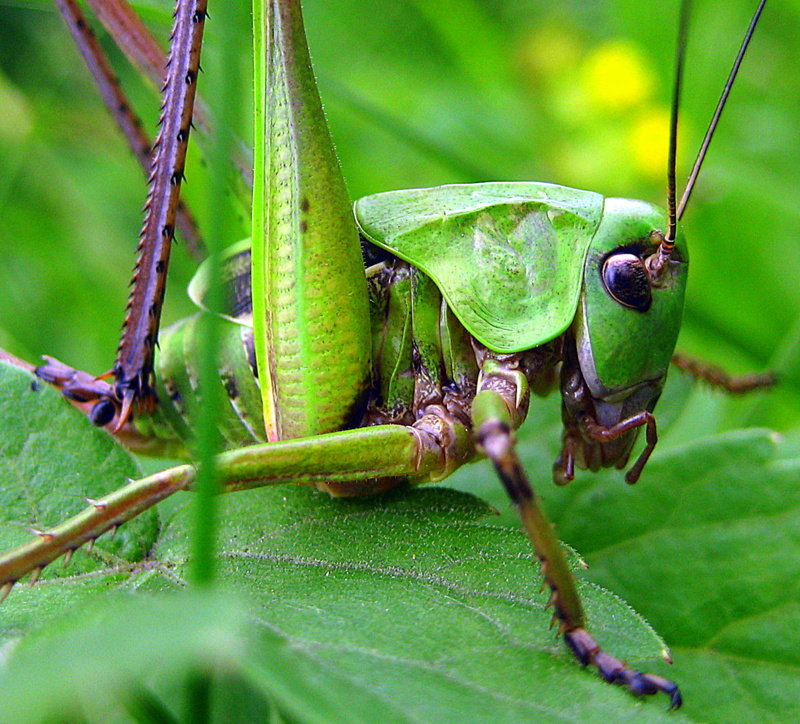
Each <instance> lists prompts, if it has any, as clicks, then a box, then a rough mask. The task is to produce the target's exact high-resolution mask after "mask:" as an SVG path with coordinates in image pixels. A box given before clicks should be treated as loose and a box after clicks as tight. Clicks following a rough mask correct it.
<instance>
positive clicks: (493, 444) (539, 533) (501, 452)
mask: <svg viewBox="0 0 800 724" xmlns="http://www.w3.org/2000/svg"><path fill="white" fill-rule="evenodd" d="M478 385H479V386H478V394H477V395H476V397H475V400H474V402H473V406H472V417H473V426H474V430H475V437H476V442H477V444H478V445H479V447H480V448H481V449H482V450H483V451H484V452H485V453H486V455H487V457H488V458H489V459H490V460H491V461H492V463H493V465H494V467H495V470H496V471H497V474H498V476H499V477H500V480H501V481H502V483H503V486H504V487H505V489H506V492H507V493H508V495H509V497H510V498H511V500H512V502H513V503H514V506H515V507H516V508H517V511H518V512H519V515H520V519H521V521H522V524H523V527H524V528H525V532H526V533H527V535H528V538H529V539H530V541H531V543H532V544H533V548H534V551H535V553H536V557H537V558H538V559H539V562H540V564H541V570H542V575H543V576H544V579H545V581H546V583H547V585H548V586H549V587H550V590H551V597H550V603H549V605H551V606H552V607H553V609H554V612H555V613H554V616H553V620H554V622H555V621H558V624H559V630H560V631H561V632H562V633H563V634H564V641H565V642H566V644H567V645H568V646H569V648H570V649H571V650H572V652H573V653H574V654H575V657H576V658H577V659H578V661H580V662H581V664H583V665H584V666H586V665H589V664H591V665H593V666H595V667H597V670H598V671H599V672H600V675H601V676H602V677H603V679H605V680H606V681H608V682H610V683H614V684H620V685H622V686H624V687H626V688H627V689H628V690H629V691H630V692H631V693H633V694H635V695H637V696H642V695H648V694H655V693H657V692H659V691H663V692H664V693H666V694H668V695H669V697H670V708H671V709H677V708H678V707H679V706H680V705H681V703H682V697H681V693H680V690H679V689H678V686H677V684H675V683H674V682H672V681H669V680H668V679H665V678H663V677H661V676H657V675H654V674H647V673H643V672H640V671H637V670H636V669H632V668H630V667H629V666H628V665H627V664H625V663H624V662H623V661H621V660H619V659H617V658H615V657H614V656H611V655H610V654H607V653H606V652H604V651H603V650H602V649H601V648H600V646H599V645H598V644H597V642H596V641H595V640H594V638H593V637H592V636H591V634H589V632H588V631H587V630H586V622H585V616H584V612H583V606H582V605H581V602H580V598H579V596H578V591H577V589H576V587H575V581H574V578H573V576H572V573H571V571H570V570H569V566H568V565H567V561H566V557H565V556H564V552H563V549H562V548H561V545H560V544H559V542H558V539H557V538H556V536H555V533H554V531H553V526H552V524H551V523H550V521H549V520H548V519H547V516H546V515H545V513H544V511H543V510H542V508H541V507H540V506H539V503H538V500H537V496H536V493H535V492H534V490H533V488H532V486H531V484H530V482H529V480H528V478H527V476H526V474H525V471H524V470H523V468H522V465H521V463H520V461H519V457H518V456H517V453H516V450H515V441H514V433H513V429H514V428H515V427H517V425H518V424H519V417H520V409H521V408H523V409H524V406H526V405H527V380H526V378H525V376H524V375H523V373H522V372H521V371H520V370H519V369H518V368H517V367H516V362H515V360H514V359H513V356H512V357H509V358H508V359H505V360H503V359H497V360H490V361H489V362H488V363H484V365H483V368H482V371H481V379H480V380H479V383H478Z"/></svg>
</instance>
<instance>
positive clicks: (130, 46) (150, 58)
mask: <svg viewBox="0 0 800 724" xmlns="http://www.w3.org/2000/svg"><path fill="white" fill-rule="evenodd" d="M86 4H87V5H89V6H90V7H91V8H92V10H93V11H94V14H95V15H96V16H97V18H98V19H99V20H100V22H101V23H102V24H103V26H104V27H105V29H106V30H107V31H108V33H109V35H110V36H111V37H112V38H113V39H114V41H115V42H116V43H117V45H118V46H119V48H120V50H121V51H122V52H123V53H124V54H125V56H126V57H127V58H128V60H129V61H130V62H131V63H132V64H133V65H134V66H135V67H136V68H138V69H139V71H140V72H141V73H143V74H144V75H145V76H146V77H147V78H148V79H149V80H150V82H151V83H152V84H153V85H154V86H156V87H157V88H160V87H161V86H162V85H163V83H164V80H165V75H164V74H165V70H166V67H167V66H166V60H167V58H166V56H165V54H164V51H163V50H162V49H161V47H160V46H159V44H158V42H157V41H156V39H155V38H154V37H153V34H152V33H151V32H150V31H149V30H148V29H147V26H146V25H145V24H144V23H143V22H142V21H141V20H140V19H139V16H138V15H137V14H136V11H135V10H134V9H133V8H132V7H131V6H130V5H129V4H128V3H127V2H125V0H86ZM210 115H211V113H210V111H209V109H208V107H207V106H206V104H205V103H204V102H203V99H202V98H201V97H200V95H199V94H198V96H197V98H196V99H195V107H194V125H195V126H196V127H197V130H198V131H199V132H200V134H201V136H204V137H206V138H210V137H212V136H213V123H212V120H213V119H211V118H210ZM233 163H234V165H235V166H236V168H237V170H238V172H239V176H240V177H241V180H242V184H243V186H244V187H246V188H245V190H246V191H249V190H250V189H252V188H253V154H252V151H251V150H250V149H249V148H247V147H246V145H245V144H244V142H242V141H239V143H238V144H236V145H235V147H234V150H233Z"/></svg>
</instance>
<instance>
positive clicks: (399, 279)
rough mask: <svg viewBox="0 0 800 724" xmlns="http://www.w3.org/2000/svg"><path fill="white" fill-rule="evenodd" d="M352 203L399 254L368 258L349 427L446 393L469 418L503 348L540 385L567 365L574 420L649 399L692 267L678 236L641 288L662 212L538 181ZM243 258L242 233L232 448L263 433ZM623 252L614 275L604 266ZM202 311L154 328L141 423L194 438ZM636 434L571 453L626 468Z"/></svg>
mask: <svg viewBox="0 0 800 724" xmlns="http://www.w3.org/2000/svg"><path fill="white" fill-rule="evenodd" d="M355 211H356V218H357V220H358V223H359V226H360V230H361V232H362V234H363V235H364V236H365V237H366V238H367V239H369V241H370V242H372V243H374V244H377V245H380V246H381V247H382V248H383V249H384V250H386V251H388V252H390V253H391V255H392V256H391V257H390V258H388V259H386V260H383V261H380V262H379V263H376V264H374V265H372V266H370V267H369V268H368V269H367V285H368V288H369V292H370V295H369V296H370V319H371V339H370V340H368V343H369V345H370V350H369V351H370V352H371V354H370V355H369V356H370V357H371V358H372V368H371V371H370V380H371V381H372V382H371V383H370V384H369V385H368V386H366V387H363V388H358V387H356V390H357V394H356V395H355V396H353V397H352V398H350V399H348V400H346V401H345V403H346V404H344V405H343V406H342V408H341V411H340V414H341V415H342V417H343V418H345V417H346V416H347V415H350V417H349V420H348V422H349V423H350V426H351V427H363V426H366V425H375V424H379V423H395V424H403V425H410V424H412V423H414V422H415V421H416V420H417V419H418V418H419V417H421V416H422V415H424V411H425V408H426V407H427V406H429V405H432V404H437V405H442V404H443V403H445V402H446V403H447V404H448V405H452V406H453V409H456V410H458V413H459V414H460V415H461V417H462V418H464V420H465V422H466V424H467V425H468V424H469V406H470V404H471V402H472V399H473V397H474V395H475V391H476V389H477V381H478V372H479V366H480V363H481V361H482V360H483V359H488V358H491V357H501V356H503V355H517V356H519V358H520V366H521V369H523V370H524V371H525V373H526V377H527V379H528V383H529V384H530V385H531V387H532V388H533V389H534V390H536V391H538V392H539V393H542V394H544V393H546V392H548V391H549V389H550V388H551V387H552V385H553V383H554V382H555V375H554V371H555V366H556V365H557V364H558V363H560V362H564V363H565V364H564V366H563V371H562V379H563V380H564V383H563V385H562V387H564V389H563V390H562V394H563V396H564V411H565V415H566V416H567V419H568V420H569V422H570V423H571V424H572V425H573V426H574V425H576V424H577V420H578V418H579V416H580V415H582V414H583V415H585V414H591V415H592V416H593V417H596V419H597V421H598V422H599V423H600V424H602V425H604V426H606V427H610V426H612V425H615V424H617V423H619V422H620V421H622V420H624V419H626V418H628V417H630V416H631V415H633V414H636V413H637V412H641V411H643V410H648V411H652V409H653V406H654V405H655V402H656V400H657V399H658V396H659V394H660V392H661V389H662V387H663V383H664V380H665V377H666V373H667V368H668V366H669V361H670V357H671V355H672V351H673V348H674V346H675V339H676V337H677V333H678V329H679V324H680V317H681V311H682V305H683V293H684V288H685V281H686V269H687V263H686V258H687V256H686V250H685V247H684V246H683V244H681V245H680V246H679V251H680V256H676V260H675V261H674V262H673V263H672V272H671V274H670V275H669V277H668V278H667V279H666V280H665V281H664V282H663V284H662V286H660V287H658V288H655V289H653V290H652V291H651V290H650V288H649V285H647V284H646V279H645V280H644V286H642V282H643V274H644V271H643V269H644V266H643V262H644V260H645V259H646V258H647V257H648V256H650V255H651V254H652V253H653V252H654V250H655V247H654V243H653V241H652V236H651V235H652V232H653V231H654V230H657V229H659V228H663V227H664V226H665V223H666V218H665V214H664V212H662V211H660V210H658V209H657V208H655V207H652V206H651V205H649V204H645V203H642V202H636V201H630V200H624V199H603V197H601V196H599V195H598V194H594V193H591V192H584V191H578V190H575V189H568V188H565V187H560V186H554V185H550V184H542V183H489V184H473V185H462V186H446V187H440V188H435V189H415V190H410V191H400V192H391V193H387V194H379V195H377V196H373V197H367V198H365V199H361V200H360V201H358V202H357V204H356V207H355ZM250 256H251V255H250V246H249V244H247V243H242V244H238V245H236V246H234V247H231V249H229V250H228V253H227V259H226V268H225V275H224V277H225V279H226V284H227V286H228V288H229V294H228V299H229V303H228V304H229V309H228V310H227V312H226V315H225V317H226V321H225V323H224V327H223V329H224V336H225V339H226V343H225V344H224V345H223V347H222V356H221V359H220V363H219V367H220V376H221V382H222V384H223V385H224V386H225V390H226V396H227V399H228V402H229V405H228V406H227V407H226V410H225V414H224V415H223V417H222V418H221V419H220V431H221V433H222V435H223V437H224V439H225V440H226V442H227V444H228V445H229V446H230V447H237V446H239V445H245V444H253V443H256V442H263V441H264V440H265V439H266V437H267V434H266V432H265V431H264V426H263V423H262V421H261V413H262V408H261V404H262V403H261V397H260V393H259V383H258V379H257V378H258V372H257V365H256V363H255V348H254V337H253V332H252V311H253V304H252V299H251V295H250V284H249V279H250ZM616 259H622V260H623V261H622V267H621V268H622V269H623V271H622V272H620V271H619V268H617V269H615V270H614V271H613V272H612V268H614V263H615V260H616ZM637 260H638V261H637ZM626 261H627V262H629V263H630V265H631V266H630V267H627V266H625V262H626ZM612 274H616V276H612ZM207 283H208V279H207V274H206V273H205V269H201V270H200V272H198V275H197V277H196V278H195V280H194V282H193V283H192V286H191V288H190V294H191V296H192V297H193V299H194V300H195V301H196V302H197V303H198V304H199V305H201V306H202V304H203V299H204V293H205V291H206V289H205V287H206V285H207ZM362 285H363V282H362ZM614 285H616V286H614ZM637 295H641V296H637ZM197 323H198V318H196V317H195V318H190V319H187V320H184V321H183V322H180V323H178V324H177V325H175V327H174V328H172V329H170V330H166V331H165V333H164V334H163V335H162V337H161V353H160V355H159V357H158V358H157V360H158V361H157V372H158V375H157V378H156V379H157V385H158V386H157V390H158V394H159V399H161V400H162V404H161V405H160V406H159V407H158V408H157V410H156V411H155V412H154V413H152V414H149V415H145V416H141V417H139V418H137V421H136V424H137V427H138V429H139V432H140V433H141V434H143V435H154V436H159V435H160V436H163V437H165V438H167V439H175V440H179V441H183V442H188V441H189V440H190V439H191V432H190V427H189V425H190V420H189V407H190V406H191V401H192V399H193V397H195V396H196V389H197V379H198V374H197V371H196V369H195V366H196V360H197V355H196V352H195V350H194V348H193V343H194V340H195V339H196V334H195V327H196V324H197ZM579 390H580V391H581V394H583V398H581V401H580V403H577V402H576V396H577V393H578V391H579ZM587 395H588V397H587ZM635 437H636V430H633V431H631V432H630V433H627V434H626V435H624V436H623V437H621V438H620V439H619V440H618V441H615V442H614V443H613V444H611V443H608V444H606V445H602V444H599V443H597V441H592V440H591V439H589V438H585V437H577V441H578V442H579V453H580V454H579V462H580V463H581V465H582V466H583V467H589V468H591V469H598V468H599V467H601V466H609V465H614V464H616V465H618V466H622V465H624V464H625V463H626V461H627V459H628V455H629V453H630V450H631V446H632V444H633V441H634V439H635Z"/></svg>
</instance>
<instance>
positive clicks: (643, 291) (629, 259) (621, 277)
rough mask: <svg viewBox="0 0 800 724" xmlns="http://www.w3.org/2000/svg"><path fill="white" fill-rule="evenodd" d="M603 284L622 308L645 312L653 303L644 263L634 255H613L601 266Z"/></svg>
mask: <svg viewBox="0 0 800 724" xmlns="http://www.w3.org/2000/svg"><path fill="white" fill-rule="evenodd" d="M603 284H605V286H606V290H607V291H608V293H609V294H610V295H611V296H612V297H614V299H616V300H617V301H618V302H619V303H620V304H621V305H622V306H623V307H629V308H630V309H635V310H636V311H638V312H646V311H647V310H648V309H650V305H651V304H652V302H653V297H652V293H651V291H650V280H649V279H648V276H647V270H646V269H645V268H644V262H643V261H642V260H641V259H640V258H639V257H638V256H635V255H634V254H613V255H612V256H610V257H608V259H606V260H605V263H604V264H603Z"/></svg>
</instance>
